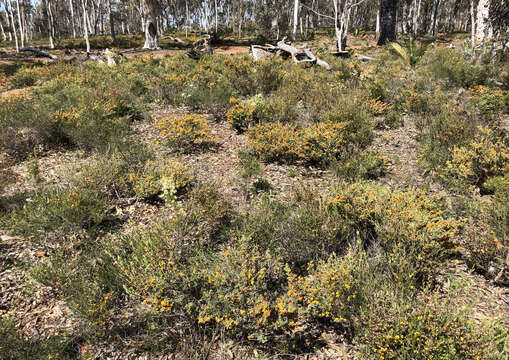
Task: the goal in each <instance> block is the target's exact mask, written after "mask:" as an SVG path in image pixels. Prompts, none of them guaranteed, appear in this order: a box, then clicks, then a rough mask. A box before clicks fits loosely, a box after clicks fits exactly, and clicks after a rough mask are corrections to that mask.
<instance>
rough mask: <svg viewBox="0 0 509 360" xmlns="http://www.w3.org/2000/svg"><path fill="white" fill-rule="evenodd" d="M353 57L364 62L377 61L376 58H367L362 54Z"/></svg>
mask: <svg viewBox="0 0 509 360" xmlns="http://www.w3.org/2000/svg"><path fill="white" fill-rule="evenodd" d="M353 56H354V57H356V58H357V59H360V60H362V61H373V60H376V59H375V58H374V57H371V56H367V55H362V54H354V55H353Z"/></svg>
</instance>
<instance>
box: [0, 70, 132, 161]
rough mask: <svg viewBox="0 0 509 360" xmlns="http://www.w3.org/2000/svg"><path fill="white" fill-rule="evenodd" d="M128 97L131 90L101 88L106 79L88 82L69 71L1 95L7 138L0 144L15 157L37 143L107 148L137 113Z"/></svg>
mask: <svg viewBox="0 0 509 360" xmlns="http://www.w3.org/2000/svg"><path fill="white" fill-rule="evenodd" d="M92 85H97V86H96V87H94V88H93V87H92ZM110 85H111V86H113V84H111V83H110ZM131 100H132V99H130V94H129V93H126V92H125V91H122V90H111V89H110V90H108V88H106V89H104V84H101V85H98V84H87V83H85V80H84V78H82V77H79V76H74V75H72V74H68V75H65V76H64V75H60V76H57V77H56V78H55V79H53V80H51V81H48V82H47V83H46V84H45V85H44V86H42V87H41V88H39V89H37V90H33V91H32V92H29V93H27V94H25V95H20V96H12V97H8V98H6V99H2V100H1V106H0V123H1V131H0V138H2V139H5V140H9V139H10V140H9V141H5V142H3V143H2V147H3V148H4V149H5V150H6V151H7V152H8V153H10V154H11V155H12V156H14V157H17V158H19V159H24V158H26V156H27V155H28V154H29V153H31V152H32V151H33V149H34V147H36V146H37V147H42V148H43V149H44V148H46V149H48V148H55V147H58V146H66V147H79V148H81V149H84V150H94V149H105V148H107V147H108V146H111V145H112V144H118V142H119V141H121V139H122V138H123V135H124V134H125V133H126V132H127V131H128V127H129V124H130V120H132V119H134V118H137V117H139V116H140V114H139V112H138V110H137V108H136V107H135V106H134V105H132V104H131V105H127V104H130V103H133V104H136V101H131ZM98 133H100V134H101V136H97V134H98ZM20 144H21V145H20Z"/></svg>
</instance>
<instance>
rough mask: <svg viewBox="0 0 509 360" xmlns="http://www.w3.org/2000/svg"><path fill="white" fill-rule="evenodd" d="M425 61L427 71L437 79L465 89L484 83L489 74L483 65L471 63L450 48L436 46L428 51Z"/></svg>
mask: <svg viewBox="0 0 509 360" xmlns="http://www.w3.org/2000/svg"><path fill="white" fill-rule="evenodd" d="M427 54H428V55H429V56H427V58H426V60H425V63H426V66H427V68H428V71H429V73H430V74H431V75H432V76H434V77H435V78H437V79H446V80H448V81H449V83H450V84H452V85H455V86H460V87H463V88H465V89H468V88H471V87H473V86H476V85H484V84H485V83H486V81H487V78H488V76H489V72H488V70H487V69H486V68H485V67H482V66H478V65H474V64H472V63H471V62H470V61H468V60H466V59H464V58H462V57H461V56H460V55H459V54H457V53H456V52H455V51H454V50H452V49H447V48H443V47H437V48H435V49H433V50H431V51H428V52H427Z"/></svg>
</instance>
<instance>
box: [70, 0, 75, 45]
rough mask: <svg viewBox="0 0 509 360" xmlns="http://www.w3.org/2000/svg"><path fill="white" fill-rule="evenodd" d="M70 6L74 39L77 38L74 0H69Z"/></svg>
mask: <svg viewBox="0 0 509 360" xmlns="http://www.w3.org/2000/svg"><path fill="white" fill-rule="evenodd" d="M69 6H70V8H71V28H72V37H73V39H75V38H76V26H75V21H74V5H73V0H69Z"/></svg>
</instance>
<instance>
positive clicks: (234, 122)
mask: <svg viewBox="0 0 509 360" xmlns="http://www.w3.org/2000/svg"><path fill="white" fill-rule="evenodd" d="M230 103H233V104H234V105H233V106H232V107H231V108H230V110H228V112H227V113H226V120H227V121H228V122H229V123H230V125H231V126H232V127H233V128H234V129H235V130H237V131H238V132H239V133H242V132H244V131H246V130H247V129H248V128H249V127H250V126H252V125H255V124H257V123H259V122H260V121H262V120H264V118H265V117H266V115H267V114H266V112H267V109H266V108H267V105H266V104H265V99H264V98H263V96H262V95H261V94H258V95H256V96H254V97H252V98H251V99H249V100H246V101H239V100H238V99H235V98H232V99H230Z"/></svg>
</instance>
